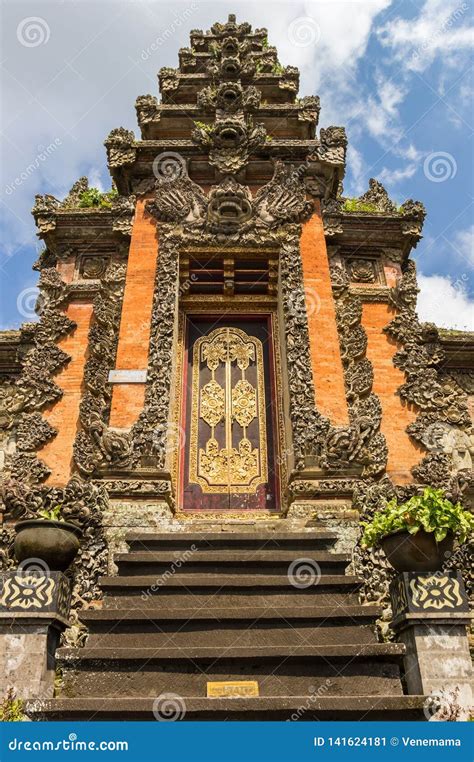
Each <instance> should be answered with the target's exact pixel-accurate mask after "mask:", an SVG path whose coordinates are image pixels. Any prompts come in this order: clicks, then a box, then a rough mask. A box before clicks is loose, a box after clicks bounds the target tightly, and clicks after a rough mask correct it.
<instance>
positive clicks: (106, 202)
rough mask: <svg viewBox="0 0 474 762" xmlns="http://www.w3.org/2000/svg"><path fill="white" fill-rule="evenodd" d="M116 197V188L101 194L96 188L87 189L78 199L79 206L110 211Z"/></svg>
mask: <svg viewBox="0 0 474 762" xmlns="http://www.w3.org/2000/svg"><path fill="white" fill-rule="evenodd" d="M117 197H118V191H117V189H116V188H112V189H111V190H109V191H107V192H106V193H102V191H100V190H99V189H98V188H88V189H87V190H85V191H83V193H81V195H80V197H79V206H80V207H82V208H91V207H98V208H102V209H104V208H105V209H110V207H111V206H112V202H113V201H114V200H115V199H116V198H117Z"/></svg>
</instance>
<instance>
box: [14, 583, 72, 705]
mask: <svg viewBox="0 0 474 762" xmlns="http://www.w3.org/2000/svg"><path fill="white" fill-rule="evenodd" d="M70 599H71V583H70V581H69V579H68V578H67V577H66V576H65V575H64V574H63V573H62V572H54V571H52V572H49V573H48V574H43V573H41V574H40V573H36V572H27V571H25V572H21V571H12V572H9V573H7V574H2V575H0V696H4V695H5V694H6V692H7V691H8V689H9V688H10V687H13V688H14V689H15V694H16V697H17V698H19V699H29V698H34V699H37V698H52V696H53V693H54V678H55V667H56V663H55V652H56V648H57V647H58V644H59V638H60V635H61V633H62V631H63V630H64V629H65V628H66V627H67V626H68V624H69V623H68V619H67V616H68V613H69V605H70Z"/></svg>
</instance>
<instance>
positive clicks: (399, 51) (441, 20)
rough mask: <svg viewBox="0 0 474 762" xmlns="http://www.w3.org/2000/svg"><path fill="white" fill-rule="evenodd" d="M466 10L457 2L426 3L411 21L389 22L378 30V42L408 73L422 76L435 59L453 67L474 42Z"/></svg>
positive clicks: (466, 6)
mask: <svg viewBox="0 0 474 762" xmlns="http://www.w3.org/2000/svg"><path fill="white" fill-rule="evenodd" d="M469 7H470V4H469V3H468V2H462V3H461V2H459V0H426V1H425V3H424V5H423V7H422V8H421V10H420V12H419V14H418V16H416V17H415V18H411V19H403V18H400V17H394V18H392V19H390V21H388V22H387V23H386V24H384V25H383V26H382V27H381V28H380V29H379V30H378V35H379V39H380V41H381V43H382V44H383V45H385V46H386V47H390V48H391V49H392V50H393V52H394V54H395V57H396V59H397V60H399V61H401V62H403V66H404V67H405V68H406V69H408V70H411V71H417V72H422V71H424V70H425V69H426V68H428V67H429V66H430V65H431V64H432V62H433V61H434V60H435V58H436V57H437V56H442V57H443V59H444V62H445V63H446V64H447V65H448V66H455V65H457V62H458V61H459V58H460V56H461V55H463V54H465V53H466V52H468V51H469V49H470V47H471V46H472V43H473V40H474V34H473V32H474V30H473V29H472V27H468V23H469V17H470V13H469Z"/></svg>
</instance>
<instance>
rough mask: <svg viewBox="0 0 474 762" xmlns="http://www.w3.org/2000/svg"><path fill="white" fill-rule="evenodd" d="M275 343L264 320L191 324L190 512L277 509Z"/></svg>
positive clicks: (185, 471) (186, 469) (185, 477)
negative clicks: (273, 360)
mask: <svg viewBox="0 0 474 762" xmlns="http://www.w3.org/2000/svg"><path fill="white" fill-rule="evenodd" d="M270 341H271V334H270V333H269V331H268V328H267V327H266V321H264V320H262V319H260V320H259V321H251V320H248V321H235V322H232V323H231V322H226V323H225V324H222V323H220V322H219V323H218V324H217V325H216V322H215V321H214V322H212V323H211V322H210V321H198V322H197V323H196V322H194V321H192V323H191V324H190V327H189V331H188V343H187V363H186V367H187V373H186V384H185V386H186V395H185V396H186V404H185V422H184V427H185V432H186V438H185V442H186V444H185V456H184V458H183V467H182V507H183V508H184V509H185V510H186V509H188V510H229V509H230V510H239V511H240V510H243V511H245V510H249V509H254V510H255V509H275V508H276V507H277V506H276V491H277V478H276V474H275V456H274V452H273V450H274V446H273V442H274V437H273V426H274V403H275V400H274V398H273V388H274V384H273V383H272V379H271V378H270V376H271V373H272V368H271V349H272V348H271V347H270V346H269V343H270Z"/></svg>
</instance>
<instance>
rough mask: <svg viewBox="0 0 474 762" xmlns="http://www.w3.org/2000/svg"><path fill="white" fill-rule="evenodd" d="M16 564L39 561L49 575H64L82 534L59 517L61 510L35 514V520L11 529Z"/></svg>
mask: <svg viewBox="0 0 474 762" xmlns="http://www.w3.org/2000/svg"><path fill="white" fill-rule="evenodd" d="M15 531H16V537H15V546H14V548H15V556H16V559H17V561H19V562H20V563H21V562H22V561H27V560H28V559H30V558H39V559H40V560H41V561H44V563H45V564H46V565H47V567H48V568H49V569H50V570H51V571H65V570H66V569H67V568H68V566H70V564H71V563H72V562H73V560H74V558H75V557H76V555H77V552H78V550H79V547H80V544H81V538H82V530H81V529H80V528H79V527H78V526H76V524H72V523H70V522H68V521H65V520H64V518H63V517H62V516H61V506H60V505H57V506H55V507H54V508H52V509H50V510H42V511H38V518H36V519H25V520H24V521H18V522H17V524H16V525H15Z"/></svg>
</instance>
